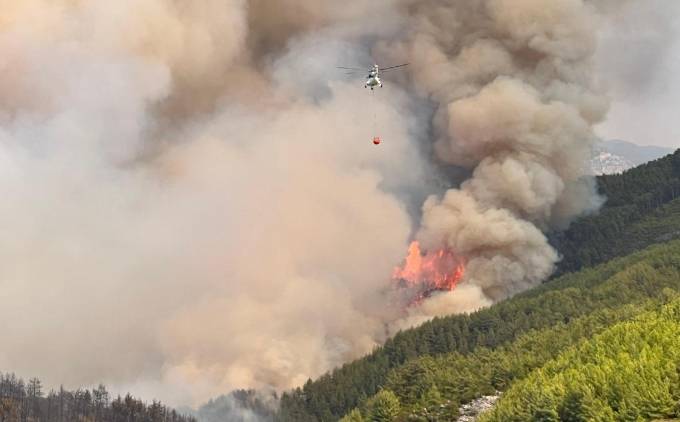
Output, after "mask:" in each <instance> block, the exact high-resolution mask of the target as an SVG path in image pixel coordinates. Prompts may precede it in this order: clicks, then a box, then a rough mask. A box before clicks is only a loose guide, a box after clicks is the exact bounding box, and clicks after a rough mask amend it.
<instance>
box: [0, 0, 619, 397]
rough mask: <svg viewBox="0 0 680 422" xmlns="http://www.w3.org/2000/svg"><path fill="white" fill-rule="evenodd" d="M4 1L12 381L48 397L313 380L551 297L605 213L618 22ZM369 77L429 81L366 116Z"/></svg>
mask: <svg viewBox="0 0 680 422" xmlns="http://www.w3.org/2000/svg"><path fill="white" fill-rule="evenodd" d="M605 3H606V4H605ZM0 7H1V8H2V10H3V14H2V18H1V19H0V57H3V58H4V59H3V61H2V63H0V92H1V93H2V95H1V96H0V189H2V192H3V201H2V203H1V204H0V215H2V216H3V221H4V222H5V229H4V230H3V231H2V233H1V234H0V256H2V257H3V259H4V265H1V266H0V268H2V270H1V274H0V276H1V277H2V278H1V279H2V282H3V286H2V287H3V293H4V294H5V297H6V298H7V300H6V303H4V304H3V306H2V307H1V308H0V320H5V321H15V320H17V318H16V315H22V316H23V317H22V318H21V319H20V320H18V321H16V323H15V324H12V325H8V326H6V327H4V331H3V332H2V339H3V348H2V349H3V350H2V351H0V364H1V365H2V366H3V367H4V368H5V369H11V370H13V371H17V372H20V373H30V374H41V378H42V379H43V380H44V382H45V383H46V384H49V385H59V384H61V383H63V384H64V385H65V386H67V387H77V386H81V385H93V384H97V383H99V382H106V383H107V384H109V385H112V386H114V387H116V386H118V387H120V388H121V389H125V390H134V391H140V392H147V391H149V392H150V395H151V396H153V397H156V398H158V399H162V400H164V401H166V402H170V403H171V404H173V405H174V404H177V405H183V404H196V403H200V402H201V401H204V400H206V399H208V398H209V397H212V396H215V395H218V394H220V393H223V392H226V391H230V390H232V389H235V388H255V389H265V390H267V389H269V390H279V391H280V390H284V389H287V388H292V387H296V386H299V385H302V384H303V383H304V382H305V381H306V380H308V379H309V378H313V377H316V376H318V375H320V374H323V373H324V372H326V371H328V370H330V369H332V368H334V367H337V366H339V365H342V364H343V363H345V362H347V361H350V360H352V359H355V358H357V357H359V356H362V355H364V354H365V353H367V352H369V351H371V350H373V349H374V348H375V347H376V346H377V345H380V344H382V343H383V342H384V341H385V340H386V339H387V338H388V337H389V336H390V335H392V334H393V333H395V332H396V331H398V330H399V329H401V328H404V327H411V326H413V325H414V324H417V323H420V322H422V321H425V320H428V319H431V318H433V317H436V316H440V315H448V314H452V313H460V312H469V311H471V310H475V309H479V308H481V307H484V306H488V305H490V304H492V303H494V302H496V301H499V300H502V299H504V298H507V297H509V296H511V295H514V294H516V293H518V292H521V291H523V290H526V289H528V288H531V287H533V286H536V285H538V284H540V283H541V282H542V281H544V280H545V279H546V278H547V277H549V276H550V274H551V273H552V271H553V269H554V265H555V263H556V262H557V260H558V254H557V252H556V251H555V250H554V249H553V248H552V247H551V246H550V244H549V243H548V240H547V238H546V236H545V234H544V233H545V232H547V231H549V230H552V229H556V228H561V227H565V226H566V225H567V224H569V222H570V221H571V220H573V219H574V218H576V217H578V216H580V215H582V214H584V213H588V212H592V211H593V210H596V209H597V208H598V207H599V206H600V204H601V198H599V197H598V195H597V193H596V191H595V189H594V183H593V179H592V177H590V176H589V175H588V174H586V173H585V172H584V166H583V163H584V162H586V161H587V159H588V158H589V154H590V150H591V147H592V144H593V142H594V141H595V139H596V137H595V134H594V130H593V128H594V126H595V125H596V124H598V123H599V122H601V121H602V120H603V118H604V117H605V115H606V112H607V109H608V100H607V98H606V96H605V95H604V92H603V91H602V90H601V89H600V87H599V85H598V84H597V83H596V81H594V80H593V78H592V76H591V75H592V72H591V69H592V67H593V65H594V63H593V61H594V58H595V53H596V50H597V49H596V47H597V28H598V23H599V22H600V20H601V19H603V18H605V17H606V16H607V13H609V12H610V10H611V9H612V8H613V6H612V5H611V4H610V2H605V1H592V2H591V1H588V2H585V1H581V0H553V1H550V2H540V1H535V0H480V1H443V0H396V1H392V0H377V1H370V2H366V1H364V0H348V1H344V2H336V1H319V0H277V1H271V0H229V1H224V0H206V1H201V2H179V1H176V0H134V1H131V0H123V1H116V2H111V1H109V0H91V1H86V2H84V1H73V0H24V1H15V0H0ZM376 16H380V21H381V23H380V25H376V24H375V17H376ZM351 63H356V65H357V66H359V65H362V66H363V64H367V65H368V66H370V65H371V64H372V63H387V64H389V63H394V64H397V63H409V65H408V66H407V67H404V68H403V71H400V72H398V73H395V75H396V76H395V80H393V81H390V83H389V84H385V87H384V88H379V89H376V90H375V92H374V93H373V94H371V95H373V96H372V97H371V98H370V101H369V99H368V97H367V95H369V93H368V92H367V91H370V90H366V89H364V88H363V81H357V80H352V79H348V78H347V77H346V75H344V74H342V73H340V72H336V73H333V71H334V70H337V69H336V67H337V66H338V65H345V64H351ZM385 77H386V78H387V77H388V76H385ZM357 82H358V83H357ZM369 104H370V109H369ZM369 115H370V116H374V117H373V118H372V119H367V116H369ZM367 120H370V123H368V124H367V123H366V121H367ZM373 128H378V129H376V130H379V131H380V133H373V132H372V131H373V130H374V129H373ZM376 135H379V139H380V140H381V141H380V147H379V148H377V147H375V146H374V145H371V142H370V140H371V137H372V136H376ZM442 168H445V169H446V170H452V171H451V172H450V173H449V172H447V171H441V169H442ZM404 169H408V171H404ZM450 174H463V175H465V177H462V176H461V177H458V176H451V175H450ZM442 187H444V189H443V188H442ZM414 203H417V205H415V206H413V204H414ZM417 209H420V211H416V210H417ZM413 239H415V241H414V242H413V243H410V242H411V241H412V240H413ZM409 243H410V246H408V245H409ZM406 249H407V250H408V253H407V256H406V259H405V260H404V251H405V250H406ZM348 263H351V265H348ZM395 266H398V267H397V268H396V269H395ZM386 286H388V287H391V286H397V288H398V289H400V290H402V291H404V292H408V295H409V297H410V298H411V299H410V301H409V303H410V305H409V306H408V307H407V309H403V308H400V309H395V307H393V306H392V304H391V303H390V301H389V298H386V295H385V294H384V291H385V289H386ZM27 310H31V311H30V312H27ZM385 327H388V329H387V330H386V329H385ZM84 335H86V336H88V338H89V340H88V341H86V342H84V341H83V336H84ZM46 342H49V344H50V345H51V348H50V354H51V357H52V358H53V361H57V362H60V363H62V364H60V365H53V364H51V363H50V361H47V360H45V359H41V358H40V356H39V353H38V351H39V350H41V349H42V346H44V344H45V343H46Z"/></svg>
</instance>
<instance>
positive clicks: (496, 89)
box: [381, 0, 608, 316]
mask: <svg viewBox="0 0 680 422" xmlns="http://www.w3.org/2000/svg"><path fill="white" fill-rule="evenodd" d="M411 13H412V14H413V15H414V16H415V17H414V18H413V19H412V20H411V29H410V31H409V32H410V33H409V35H407V36H406V37H405V39H404V40H401V41H397V42H391V43H386V45H385V46H384V48H383V49H381V51H384V52H385V54H387V55H390V56H393V57H394V56H396V57H399V58H407V59H408V60H409V61H410V62H412V63H414V66H413V78H414V83H415V87H416V89H418V90H419V92H420V93H421V94H423V95H427V96H428V97H429V98H431V99H432V100H433V101H435V103H436V104H437V109H436V112H435V117H434V123H435V131H436V137H437V139H436V143H435V150H436V153H437V156H438V157H439V158H440V159H441V160H443V161H444V162H447V163H450V164H452V165H458V166H465V167H468V168H472V169H474V170H473V175H472V177H471V178H470V179H469V180H467V181H465V182H464V183H463V184H462V185H461V186H460V188H458V189H453V190H450V191H448V192H447V193H446V194H445V195H444V196H443V198H440V197H431V198H429V199H428V200H427V201H426V203H425V205H424V207H423V212H424V215H423V218H422V226H421V228H420V230H419V232H418V239H419V240H420V241H421V243H422V245H424V246H425V247H426V248H428V249H430V250H432V249H439V248H449V249H452V250H454V251H456V253H459V254H462V255H464V256H467V257H468V259H469V261H468V265H467V268H466V276H465V280H464V282H463V283H461V285H460V288H459V289H456V290H454V291H453V292H449V293H446V294H444V295H442V296H439V297H437V298H435V299H433V300H431V301H430V303H426V304H425V305H424V306H423V308H422V309H421V310H420V311H421V313H422V312H424V314H425V316H430V315H432V314H446V313H450V312H451V310H452V309H455V310H469V309H474V308H476V307H478V306H480V305H483V304H489V303H493V302H494V301H498V300H500V299H503V298H506V297H508V296H510V295H512V294H514V293H516V292H519V291H522V290H525V289H527V288H529V287H532V286H534V285H536V284H538V283H540V282H541V281H543V280H545V279H546V278H547V277H548V276H549V275H550V274H551V272H552V271H553V268H554V265H555V263H556V262H557V260H558V255H557V253H556V252H555V251H554V250H553V248H552V247H551V246H550V245H549V244H548V241H547V239H546V237H545V236H544V235H543V233H542V231H544V230H546V229H551V228H561V227H564V226H565V225H566V224H568V222H569V221H570V220H571V219H573V218H574V217H576V216H578V215H580V214H583V213H586V212H589V211H592V210H595V209H596V208H597V207H598V206H599V200H598V198H597V195H596V194H595V191H594V188H593V181H592V179H589V178H587V177H585V175H586V169H585V168H584V167H585V164H584V163H585V162H586V160H587V159H588V157H589V156H590V154H591V146H592V142H593V140H594V138H595V136H594V134H593V131H592V127H593V125H594V124H596V123H597V122H599V121H601V120H602V119H603V118H604V116H605V113H606V111H607V106H608V103H607V101H606V98H604V97H603V96H602V95H601V94H600V93H599V91H598V89H597V87H596V86H595V84H594V82H593V79H592V72H591V69H592V61H593V56H594V53H595V51H596V34H597V32H596V26H597V22H598V14H597V12H596V9H595V7H594V6H593V5H591V4H588V3H586V2H583V1H580V0H560V1H553V2H549V3H546V2H541V1H535V0H521V1H516V0H488V1H479V2H446V1H426V2H418V3H417V4H414V5H413V6H412V9H411Z"/></svg>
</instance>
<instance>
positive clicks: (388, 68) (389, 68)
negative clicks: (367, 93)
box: [380, 63, 409, 72]
mask: <svg viewBox="0 0 680 422" xmlns="http://www.w3.org/2000/svg"><path fill="white" fill-rule="evenodd" d="M408 65H409V63H404V64H400V65H399V66H391V67H386V68H384V69H380V71H381V72H384V71H386V70H392V69H397V68H399V67H404V66H408Z"/></svg>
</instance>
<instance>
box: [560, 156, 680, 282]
mask: <svg viewBox="0 0 680 422" xmlns="http://www.w3.org/2000/svg"><path fill="white" fill-rule="evenodd" d="M597 186H598V191H599V193H600V195H601V196H602V197H603V198H604V199H605V201H606V202H605V204H604V206H603V207H602V209H601V210H599V212H598V213H597V214H595V215H590V216H585V217H582V218H580V219H578V220H577V221H575V222H574V223H572V224H571V226H570V227H569V228H568V229H567V230H566V231H562V232H554V233H551V234H550V235H549V237H550V239H551V242H552V243H553V245H554V246H555V247H556V249H557V250H558V251H559V252H560V254H561V255H562V260H561V261H560V263H559V265H558V270H557V273H556V275H560V274H564V273H567V272H572V271H578V270H579V269H581V268H585V267H589V266H593V265H596V264H599V263H602V262H606V261H608V260H610V259H612V258H614V257H617V256H624V255H627V254H630V253H632V252H635V251H636V250H640V249H642V248H645V247H647V246H649V245H651V244H653V243H657V242H660V241H663V240H664V235H666V236H668V235H670V238H673V237H680V222H679V221H677V219H674V218H673V217H674V216H676V215H677V211H678V209H680V150H678V151H676V152H675V153H673V154H671V155H668V156H666V157H664V158H660V159H658V160H656V161H652V162H649V163H647V164H644V165H641V166H639V167H636V168H634V169H631V170H628V171H626V172H624V173H622V174H617V175H605V176H599V177H598V178H597ZM671 203H674V205H675V207H674V208H672V209H668V207H667V206H668V204H671ZM664 208H665V209H664ZM641 226H642V227H641ZM650 226H655V227H650ZM665 240H669V239H665Z"/></svg>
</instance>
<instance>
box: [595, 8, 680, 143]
mask: <svg viewBox="0 0 680 422" xmlns="http://www.w3.org/2000/svg"><path fill="white" fill-rule="evenodd" d="M679 3H680V2H677V1H674V0H649V1H646V2H640V1H634V2H631V3H630V4H629V6H628V7H626V8H625V9H624V10H622V11H621V13H620V14H619V15H618V16H617V18H616V19H614V20H613V21H611V22H610V23H609V24H608V25H607V27H606V29H604V30H603V31H602V33H601V40H600V49H599V56H598V60H599V65H600V69H599V73H600V76H601V78H603V79H604V80H603V84H604V87H605V88H606V89H607V90H608V91H609V97H610V99H611V110H610V112H609V115H608V117H607V120H606V121H605V122H604V123H603V124H601V125H600V126H599V127H598V134H599V135H600V136H601V137H602V138H603V139H621V140H626V141H629V142H633V143H636V144H640V145H658V146H664V147H669V148H678V147H680V125H678V123H677V121H678V110H679V107H678V106H679V101H680V42H679V40H678V35H679V34H680V19H678V18H679V17H680V5H679Z"/></svg>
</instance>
